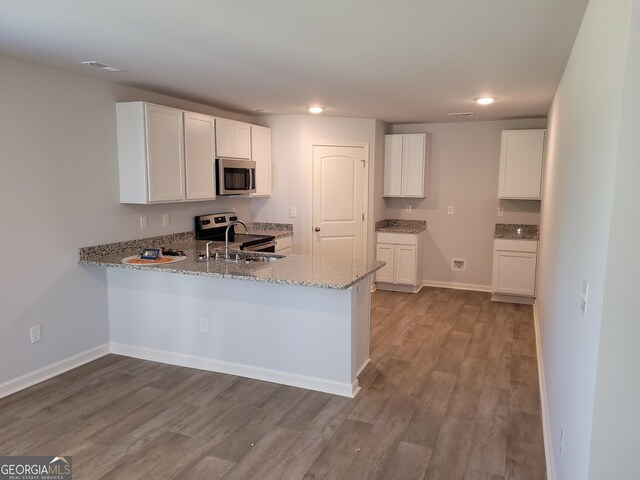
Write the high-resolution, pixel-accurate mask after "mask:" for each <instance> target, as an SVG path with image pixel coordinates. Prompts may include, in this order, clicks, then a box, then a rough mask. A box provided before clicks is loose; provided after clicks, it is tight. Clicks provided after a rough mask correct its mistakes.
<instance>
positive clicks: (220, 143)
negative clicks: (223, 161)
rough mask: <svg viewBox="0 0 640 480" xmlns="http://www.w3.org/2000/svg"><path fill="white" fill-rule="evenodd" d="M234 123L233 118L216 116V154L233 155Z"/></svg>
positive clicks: (221, 155)
mask: <svg viewBox="0 0 640 480" xmlns="http://www.w3.org/2000/svg"><path fill="white" fill-rule="evenodd" d="M234 124H235V122H234V121H233V120H226V119H224V118H216V156H218V157H228V158H233V157H234V156H235V155H234V154H235V150H236V149H235V138H234Z"/></svg>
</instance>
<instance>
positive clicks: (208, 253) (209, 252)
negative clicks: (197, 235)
mask: <svg viewBox="0 0 640 480" xmlns="http://www.w3.org/2000/svg"><path fill="white" fill-rule="evenodd" d="M212 243H213V242H207V245H206V247H205V248H206V251H207V253H206V255H207V260H209V257H210V256H211V251H210V250H209V245H211V244H212Z"/></svg>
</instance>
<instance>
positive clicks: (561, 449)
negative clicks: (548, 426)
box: [560, 425, 564, 458]
mask: <svg viewBox="0 0 640 480" xmlns="http://www.w3.org/2000/svg"><path fill="white" fill-rule="evenodd" d="M563 457H564V425H562V426H561V427H560V458H563Z"/></svg>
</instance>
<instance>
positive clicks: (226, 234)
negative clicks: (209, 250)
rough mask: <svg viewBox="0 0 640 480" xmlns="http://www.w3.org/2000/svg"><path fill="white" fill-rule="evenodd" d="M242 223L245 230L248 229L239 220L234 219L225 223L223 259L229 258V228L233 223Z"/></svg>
mask: <svg viewBox="0 0 640 480" xmlns="http://www.w3.org/2000/svg"><path fill="white" fill-rule="evenodd" d="M238 224H240V225H242V226H243V227H244V229H245V230H246V231H249V229H248V228H247V226H246V225H245V224H244V223H242V222H241V221H240V220H234V221H233V222H231V223H230V224H229V225H227V229H226V230H225V231H224V259H225V260H229V229H230V228H231V227H233V226H234V225H238Z"/></svg>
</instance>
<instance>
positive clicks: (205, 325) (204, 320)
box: [200, 317, 209, 333]
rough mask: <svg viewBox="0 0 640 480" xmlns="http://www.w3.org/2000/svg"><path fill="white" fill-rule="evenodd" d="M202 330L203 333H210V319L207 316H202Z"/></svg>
mask: <svg viewBox="0 0 640 480" xmlns="http://www.w3.org/2000/svg"><path fill="white" fill-rule="evenodd" d="M200 331H201V332H202V333H209V320H208V319H207V317H200Z"/></svg>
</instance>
